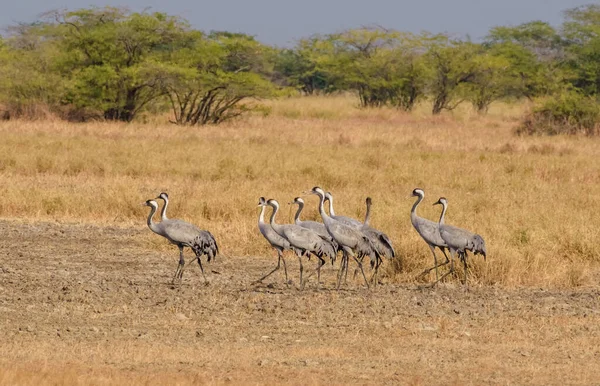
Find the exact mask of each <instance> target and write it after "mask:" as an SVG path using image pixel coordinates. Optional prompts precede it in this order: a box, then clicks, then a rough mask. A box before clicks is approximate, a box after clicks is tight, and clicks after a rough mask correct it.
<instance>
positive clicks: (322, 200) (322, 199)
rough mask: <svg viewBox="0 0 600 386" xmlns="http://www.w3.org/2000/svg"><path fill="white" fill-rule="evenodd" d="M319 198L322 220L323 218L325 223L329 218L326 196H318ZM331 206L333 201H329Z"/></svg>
mask: <svg viewBox="0 0 600 386" xmlns="http://www.w3.org/2000/svg"><path fill="white" fill-rule="evenodd" d="M318 196H319V214H320V215H321V218H323V222H325V220H326V219H327V218H328V217H329V216H327V213H325V196H322V195H320V194H319V195H318ZM329 204H330V205H331V201H329Z"/></svg>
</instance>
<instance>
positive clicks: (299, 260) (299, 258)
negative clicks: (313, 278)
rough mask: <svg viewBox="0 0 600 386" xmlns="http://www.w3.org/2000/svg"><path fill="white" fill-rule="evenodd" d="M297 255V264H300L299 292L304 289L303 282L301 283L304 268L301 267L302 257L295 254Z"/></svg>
mask: <svg viewBox="0 0 600 386" xmlns="http://www.w3.org/2000/svg"><path fill="white" fill-rule="evenodd" d="M296 254H297V255H298V262H300V290H302V289H304V282H303V281H302V272H303V271H304V267H303V266H302V255H301V254H300V253H296Z"/></svg>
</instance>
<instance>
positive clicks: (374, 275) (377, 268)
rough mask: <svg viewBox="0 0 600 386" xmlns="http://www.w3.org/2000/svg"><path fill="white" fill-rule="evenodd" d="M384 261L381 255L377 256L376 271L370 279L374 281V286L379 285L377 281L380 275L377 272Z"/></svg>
mask: <svg viewBox="0 0 600 386" xmlns="http://www.w3.org/2000/svg"><path fill="white" fill-rule="evenodd" d="M382 262H383V261H382V260H381V257H379V256H377V259H376V260H375V271H374V272H373V275H371V279H369V281H370V282H371V283H373V286H377V282H378V281H379V276H378V275H377V274H378V272H379V266H380V265H381V263H382Z"/></svg>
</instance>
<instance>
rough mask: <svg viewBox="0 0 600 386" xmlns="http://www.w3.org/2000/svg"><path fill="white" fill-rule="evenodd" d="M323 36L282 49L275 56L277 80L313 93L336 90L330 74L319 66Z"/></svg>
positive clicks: (304, 91) (303, 40)
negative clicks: (291, 47)
mask: <svg viewBox="0 0 600 386" xmlns="http://www.w3.org/2000/svg"><path fill="white" fill-rule="evenodd" d="M320 48H322V44H321V37H319V36H313V37H311V38H307V39H302V40H300V41H299V42H298V44H297V45H296V47H294V48H293V49H283V50H280V51H279V52H278V53H277V55H276V58H275V73H276V74H277V75H276V81H277V80H278V81H279V83H280V84H281V85H283V86H290V87H295V88H296V89H298V90H300V91H301V92H303V93H304V94H307V95H313V94H316V93H320V92H330V91H333V90H335V86H334V84H333V80H332V79H331V77H330V76H329V74H328V73H327V72H326V71H324V70H323V69H322V68H320V67H319V57H320V56H322V55H324V53H323V52H321V50H320ZM277 77H278V78H279V79H277Z"/></svg>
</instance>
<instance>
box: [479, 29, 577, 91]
mask: <svg viewBox="0 0 600 386" xmlns="http://www.w3.org/2000/svg"><path fill="white" fill-rule="evenodd" d="M484 45H485V46H486V47H488V48H489V49H491V50H492V51H493V52H494V55H496V56H501V57H503V58H504V59H506V60H508V63H509V65H508V67H507V69H506V75H507V76H506V77H505V80H504V81H505V83H506V84H507V86H508V95H510V96H514V97H526V98H528V99H529V100H533V99H534V98H536V97H538V96H544V95H549V94H553V93H555V92H557V91H559V90H561V89H562V84H564V82H565V80H566V79H568V77H569V74H568V73H567V72H565V66H564V62H565V60H566V57H567V56H566V51H565V47H566V42H565V40H564V39H563V38H562V37H561V36H560V35H559V34H558V32H557V31H556V30H555V29H554V27H552V26H551V25H550V24H548V23H545V22H541V21H533V22H529V23H523V24H520V25H518V26H516V27H494V28H492V29H491V30H490V33H489V34H488V36H487V38H486V41H485V43H484Z"/></svg>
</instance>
